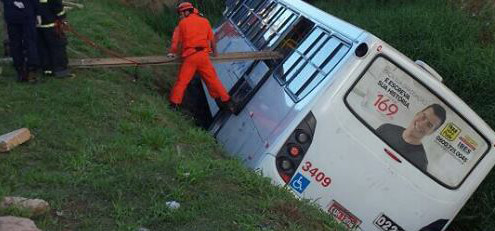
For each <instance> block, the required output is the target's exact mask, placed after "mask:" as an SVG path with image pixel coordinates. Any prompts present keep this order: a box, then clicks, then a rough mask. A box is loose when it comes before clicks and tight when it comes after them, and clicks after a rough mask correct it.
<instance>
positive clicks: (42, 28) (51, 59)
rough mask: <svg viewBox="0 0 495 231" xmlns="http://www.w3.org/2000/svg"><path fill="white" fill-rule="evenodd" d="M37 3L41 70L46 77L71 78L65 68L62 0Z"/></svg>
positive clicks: (66, 60)
mask: <svg viewBox="0 0 495 231" xmlns="http://www.w3.org/2000/svg"><path fill="white" fill-rule="evenodd" d="M36 1H39V10H38V15H39V18H40V22H39V24H38V25H37V27H38V48H39V52H40V57H41V68H42V70H43V74H44V75H46V76H54V77H58V78H64V77H72V76H74V75H73V74H71V73H70V72H69V70H68V68H67V65H68V63H69V62H68V59H67V51H66V47H67V37H66V35H65V33H64V31H63V27H64V26H65V25H66V23H67V21H66V14H65V10H64V6H63V5H62V0H36Z"/></svg>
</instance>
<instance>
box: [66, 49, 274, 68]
mask: <svg viewBox="0 0 495 231" xmlns="http://www.w3.org/2000/svg"><path fill="white" fill-rule="evenodd" d="M281 58H283V56H282V55H281V54H280V53H278V52H274V51H259V52H233V53H224V54H219V55H218V57H211V61H212V62H214V63H222V62H232V61H242V60H267V59H281ZM180 63H181V60H180V59H178V58H176V59H171V58H168V57H166V56H141V57H124V58H89V59H71V60H70V61H69V66H70V67H72V68H99V67H125V66H136V65H178V64H180Z"/></svg>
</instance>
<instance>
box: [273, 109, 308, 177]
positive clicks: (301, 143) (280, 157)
mask: <svg viewBox="0 0 495 231" xmlns="http://www.w3.org/2000/svg"><path fill="white" fill-rule="evenodd" d="M315 128H316V118H315V117H314V115H313V113H311V112H310V113H309V114H308V115H307V116H306V117H305V118H304V120H303V121H301V123H300V124H299V125H298V126H297V128H296V129H294V131H293V132H292V133H291V134H290V136H289V137H288V138H287V140H286V141H285V143H284V146H283V147H282V148H281V149H280V150H279V152H278V153H277V158H276V166H277V170H278V173H279V175H280V177H282V179H283V180H284V182H285V183H289V181H290V179H291V178H292V176H294V174H295V173H296V170H297V169H298V167H299V165H300V164H301V161H302V160H303V158H304V155H305V154H306V152H307V151H308V149H309V147H310V146H311V142H312V141H313V135H314V133H315Z"/></svg>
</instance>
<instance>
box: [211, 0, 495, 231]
mask: <svg viewBox="0 0 495 231" xmlns="http://www.w3.org/2000/svg"><path fill="white" fill-rule="evenodd" d="M224 17H225V18H224V21H223V22H222V23H221V24H220V26H219V27H218V28H216V37H217V46H218V50H219V52H220V53H223V52H245V51H258V50H274V51H278V52H280V53H282V54H284V56H285V58H284V59H282V60H265V61H241V62H231V63H223V64H217V65H216V66H215V67H216V69H217V72H218V74H219V77H220V78H221V80H222V82H223V84H224V85H225V86H226V87H227V89H228V90H229V91H230V93H231V95H232V96H233V99H234V100H235V101H236V102H238V105H239V107H238V110H237V112H236V114H230V113H226V112H222V111H219V109H218V107H217V106H216V104H215V102H214V100H212V99H211V98H208V104H209V108H210V113H211V115H212V116H213V117H214V120H213V122H212V124H211V127H210V131H211V133H212V134H213V135H214V136H215V137H216V139H217V140H218V142H219V143H221V144H222V145H223V146H224V148H225V149H226V150H227V151H228V152H229V153H231V154H232V155H235V156H238V157H239V158H241V159H242V160H243V162H244V163H245V164H246V165H247V166H249V167H250V168H253V169H256V170H259V171H260V172H261V173H262V174H263V175H265V176H267V177H270V178H271V179H272V181H273V182H274V183H275V184H278V185H283V186H287V187H288V188H290V189H291V190H292V191H293V192H294V194H295V195H297V196H299V197H302V198H307V199H311V200H314V201H315V202H316V203H317V204H318V205H320V206H321V208H322V209H324V210H326V211H328V212H329V213H330V214H332V215H333V216H334V217H335V218H336V219H337V220H339V221H341V222H342V223H343V224H344V225H346V226H347V227H348V228H349V229H359V230H384V231H392V230H395V231H396V230H445V229H446V227H447V225H448V224H449V223H450V222H451V221H452V219H453V218H454V217H455V215H456V214H457V213H458V212H459V210H460V209H461V208H462V206H463V205H464V204H465V202H466V201H467V200H468V198H469V197H470V196H471V194H472V193H473V192H474V191H475V189H476V188H477V187H478V185H479V184H480V183H481V181H482V180H483V179H484V178H485V176H486V175H487V174H488V172H489V171H490V169H491V168H492V167H493V165H494V163H495V148H494V144H493V141H494V140H495V133H494V132H493V130H492V129H491V128H490V127H489V126H488V125H487V124H486V123H485V122H483V120H482V119H481V118H480V117H479V116H478V115H476V113H475V112H473V110H471V109H470V108H469V107H468V106H467V105H466V104H465V103H464V102H463V101H462V100H461V99H460V98H459V97H457V96H456V95H455V94H454V93H453V92H452V91H450V90H449V89H448V88H447V87H446V86H445V85H443V84H442V82H441V81H442V78H441V77H440V75H439V74H438V73H436V72H435V71H434V70H433V69H432V68H431V67H429V66H428V65H427V64H425V63H424V62H421V61H416V62H413V61H412V60H410V59H409V58H407V57H405V56H404V55H403V54H401V53H400V52H398V51H397V50H395V49H394V48H392V47H390V46H389V45H388V44H387V43H385V42H384V41H382V40H380V39H379V38H377V37H375V36H374V35H372V34H371V33H368V32H366V31H364V30H362V29H360V28H358V27H355V26H353V25H351V24H349V23H347V22H344V21H342V20H340V19H338V18H336V17H334V16H331V15H329V14H327V13H325V12H323V11H321V10H319V9H317V8H315V7H313V6H311V5H309V4H307V3H305V2H303V1H300V0H230V1H227V8H226V10H225V12H224Z"/></svg>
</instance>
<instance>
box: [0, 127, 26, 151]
mask: <svg viewBox="0 0 495 231" xmlns="http://www.w3.org/2000/svg"><path fill="white" fill-rule="evenodd" d="M29 139H31V132H30V131H29V129H27V128H21V129H18V130H15V131H13V132H10V133H7V134H5V135H2V136H0V152H8V151H10V150H12V149H13V148H15V147H16V146H18V145H20V144H23V143H24V142H26V141H28V140H29Z"/></svg>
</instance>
